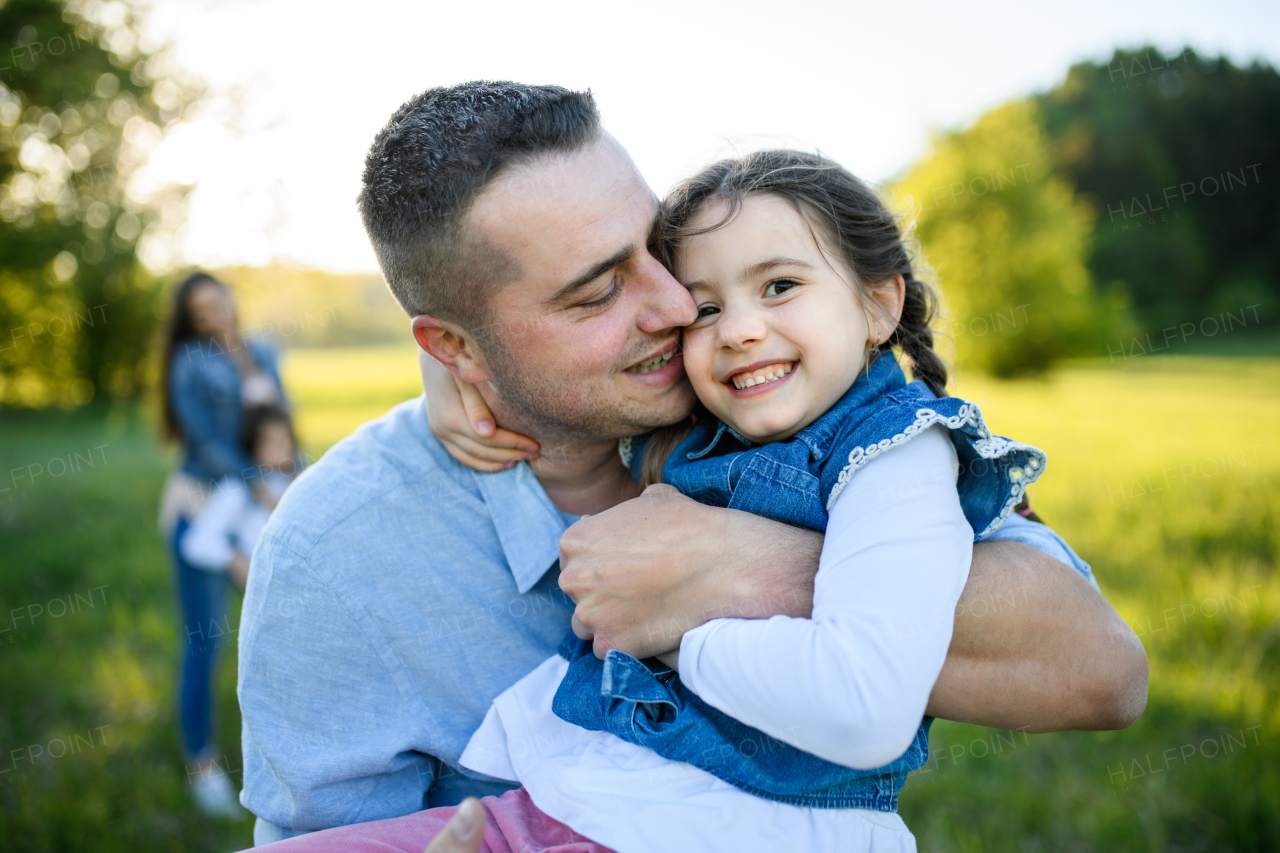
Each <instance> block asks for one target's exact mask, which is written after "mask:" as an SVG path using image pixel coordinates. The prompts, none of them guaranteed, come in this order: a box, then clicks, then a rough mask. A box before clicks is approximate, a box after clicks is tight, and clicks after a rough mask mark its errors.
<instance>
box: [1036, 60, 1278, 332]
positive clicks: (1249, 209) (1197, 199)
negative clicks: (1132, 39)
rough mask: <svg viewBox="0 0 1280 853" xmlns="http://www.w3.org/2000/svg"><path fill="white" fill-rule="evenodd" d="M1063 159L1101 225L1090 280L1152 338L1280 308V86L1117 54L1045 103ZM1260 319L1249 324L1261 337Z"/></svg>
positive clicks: (1219, 66)
mask: <svg viewBox="0 0 1280 853" xmlns="http://www.w3.org/2000/svg"><path fill="white" fill-rule="evenodd" d="M1038 101H1039V103H1040V105H1041V108H1042V111H1043V114H1044V117H1045V127H1046V128H1047V130H1048V132H1049V135H1050V137H1051V138H1052V140H1053V156H1054V160H1055V162H1056V163H1057V164H1058V167H1059V169H1060V170H1061V171H1062V172H1063V173H1064V174H1066V175H1067V176H1069V178H1070V179H1071V181H1072V182H1073V183H1074V184H1075V186H1076V188H1077V190H1078V192H1079V193H1080V195H1081V197H1082V198H1084V199H1085V200H1087V201H1088V202H1089V203H1090V204H1091V205H1092V206H1093V207H1094V209H1095V210H1096V211H1097V214H1098V219H1097V225H1096V228H1095V230H1094V253H1093V256H1092V258H1091V260H1090V268H1091V270H1092V272H1093V274H1094V277H1095V278H1096V279H1097V280H1098V281H1100V282H1113V281H1121V282H1124V284H1125V287H1126V289H1127V291H1128V292H1129V294H1130V296H1131V297H1132V299H1133V304H1134V312H1135V314H1136V316H1137V318H1138V319H1139V320H1140V321H1141V322H1142V324H1143V325H1144V326H1145V327H1146V328H1147V329H1148V330H1149V331H1158V330H1160V329H1161V328H1165V327H1170V326H1177V325H1179V324H1181V323H1185V322H1191V323H1195V322H1197V321H1198V320H1200V319H1201V318H1205V317H1209V316H1217V315H1219V314H1220V313H1221V312H1226V311H1234V312H1242V311H1243V310H1244V309H1246V308H1247V307H1248V306H1250V305H1257V306H1260V307H1259V308H1258V309H1256V316H1257V319H1258V320H1260V321H1261V322H1267V320H1268V315H1269V318H1270V321H1271V322H1273V323H1274V322H1275V320H1276V317H1277V314H1276V312H1275V304H1276V302H1277V299H1280V182H1278V181H1277V180H1276V176H1275V174H1274V169H1275V166H1276V163H1277V162H1278V161H1280V74H1277V73H1276V70H1275V69H1274V68H1272V67H1270V66H1267V65H1261V64H1254V65H1252V66H1250V67H1248V68H1238V67H1236V66H1235V65H1233V64H1232V63H1231V62H1230V61H1228V60H1227V59H1225V58H1217V59H1203V58H1200V57H1198V56H1196V55H1195V54H1194V53H1193V52H1192V51H1191V50H1190V49H1189V48H1188V49H1186V50H1184V51H1183V52H1181V53H1180V54H1178V55H1176V56H1174V57H1166V56H1163V55H1162V54H1161V53H1160V51H1158V50H1156V49H1155V48H1142V49H1139V50H1136V51H1123V50H1117V51H1116V52H1115V53H1114V55H1113V56H1112V58H1111V60H1110V61H1109V62H1106V63H1104V64H1094V63H1091V62H1085V63H1080V64H1078V65H1075V66H1072V68H1071V70H1070V71H1069V72H1068V73H1067V77H1066V80H1065V81H1064V82H1063V83H1062V84H1061V85H1059V86H1057V87H1056V88H1054V89H1053V90H1051V91H1050V92H1048V93H1046V94H1045V95H1043V96H1041V97H1040V98H1039V99H1038ZM1254 317H1255V313H1254V312H1250V313H1249V314H1248V315H1247V318H1246V319H1247V321H1248V323H1249V324H1250V325H1251V324H1252V323H1253V322H1254Z"/></svg>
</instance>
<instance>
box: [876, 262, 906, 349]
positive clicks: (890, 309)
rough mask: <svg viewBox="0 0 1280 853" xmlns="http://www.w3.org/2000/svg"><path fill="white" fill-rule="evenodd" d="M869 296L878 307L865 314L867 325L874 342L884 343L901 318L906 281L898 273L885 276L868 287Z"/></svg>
mask: <svg viewBox="0 0 1280 853" xmlns="http://www.w3.org/2000/svg"><path fill="white" fill-rule="evenodd" d="M868 289H869V290H870V292H871V298H872V299H874V300H875V301H876V304H877V305H878V306H879V308H878V309H877V310H876V311H874V312H872V313H871V314H869V315H868V316H867V327H868V332H869V333H870V336H871V338H872V339H873V341H874V342H875V343H880V344H882V343H884V342H885V341H887V340H888V339H889V336H890V335H892V334H893V330H894V329H896V328H898V321H900V320H901V319H902V305H903V303H904V302H905V301H906V298H907V282H906V279H904V278H903V277H902V276H900V275H895V276H894V277H893V278H886V279H885V280H884V281H882V282H880V283H879V284H877V285H875V286H874V287H871V288H868Z"/></svg>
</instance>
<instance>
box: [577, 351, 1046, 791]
mask: <svg viewBox="0 0 1280 853" xmlns="http://www.w3.org/2000/svg"><path fill="white" fill-rule="evenodd" d="M933 424H942V425H943V426H945V427H946V428H947V431H948V434H949V435H950V437H951V441H952V443H953V444H954V445H955V448H956V453H957V455H958V456H959V461H960V474H959V479H958V480H957V483H956V489H957V491H958V492H959V496H960V506H961V508H962V509H963V511H964V514H965V518H967V519H968V521H969V524H970V525H971V526H972V527H973V529H974V530H975V531H978V534H977V537H975V538H980V537H982V536H983V535H986V534H989V533H991V532H992V531H994V530H995V529H996V528H997V527H999V526H1000V525H1001V524H1002V523H1003V522H1004V520H1005V519H1006V518H1007V517H1008V516H1009V513H1010V512H1011V511H1012V510H1013V508H1014V506H1015V505H1016V504H1017V503H1018V501H1019V500H1021V498H1022V494H1023V492H1025V491H1026V488H1027V486H1028V485H1030V484H1031V483H1033V482H1035V480H1036V479H1037V478H1039V476H1040V474H1041V473H1043V471H1044V469H1045V462H1046V460H1045V455H1044V453H1043V452H1041V451H1040V450H1038V449H1037V448H1034V447H1031V446H1029V445H1026V444H1020V443H1018V442H1015V441H1011V440H1009V439H1007V438H1001V437H999V436H994V435H992V434H991V432H990V431H989V430H988V429H987V428H986V425H985V424H984V423H983V421H982V413H981V412H980V411H979V410H978V407H977V406H976V405H974V404H973V403H969V402H966V401H964V400H958V399H955V398H953V397H944V398H941V399H939V398H937V397H935V396H934V395H933V393H932V392H930V391H929V389H928V388H927V387H926V386H925V385H924V383H922V382H912V383H910V384H908V383H907V381H906V377H905V376H904V375H903V373H902V370H901V369H900V368H899V367H898V363H897V361H896V360H895V359H894V358H893V356H892V355H891V354H889V353H885V354H884V355H881V356H880V357H879V358H878V359H876V361H875V362H873V363H872V364H871V365H870V367H869V368H868V369H867V370H866V371H864V372H863V374H862V375H861V376H860V377H859V378H858V380H857V381H856V382H854V384H853V386H852V387H851V388H850V389H849V390H848V391H847V392H846V393H845V395H844V396H843V397H842V398H841V399H840V400H839V401H838V402H837V403H836V404H835V405H834V406H832V407H831V409H830V410H829V411H828V412H827V413H826V414H824V415H823V416H822V417H820V418H819V419H818V420H817V421H815V422H814V423H812V424H810V425H809V426H807V427H805V428H804V429H802V430H800V432H798V433H796V435H795V436H794V437H792V438H790V439H787V440H785V441H779V442H774V443H771V444H764V445H756V444H753V443H752V442H750V441H748V440H746V439H744V438H743V437H742V436H740V435H738V434H737V433H736V432H734V431H733V430H732V429H730V428H729V427H727V426H726V425H725V424H723V423H721V422H720V421H718V420H716V419H714V418H712V419H709V421H707V422H703V423H699V424H697V425H696V426H695V427H694V429H693V431H692V432H691V433H690V434H689V436H688V437H687V438H686V439H685V440H684V441H683V442H681V443H680V445H679V446H678V447H677V448H676V449H675V451H674V452H673V453H672V454H671V457H670V459H668V460H667V463H666V465H665V466H664V468H663V479H664V481H665V482H667V483H670V484H671V485H673V486H675V487H676V488H677V489H679V490H680V491H681V492H682V493H684V494H685V495H687V496H689V497H691V498H694V499H696V500H698V501H700V502H702V503H705V504H709V505H711V506H722V507H729V508H731V509H739V510H743V511H745V512H751V513H755V514H756V515H762V516H765V517H766V518H772V519H774V520H775V521H781V522H784V523H786V524H792V525H795V526H798V527H807V528H809V529H810V530H817V531H825V530H826V526H827V513H828V511H829V510H830V508H831V506H832V505H833V504H834V503H835V500H836V498H837V497H839V495H840V492H841V491H843V489H844V487H845V485H846V484H847V483H848V482H849V479H850V478H851V477H852V476H853V475H854V474H855V473H857V471H858V469H859V468H861V467H862V466H863V465H865V464H867V463H868V462H870V461H871V460H872V459H874V458H875V457H877V456H879V455H880V454H882V453H885V452H887V451H889V450H892V449H893V448H894V447H897V446H898V445H900V444H903V443H905V442H907V441H910V440H911V439H912V438H913V437H914V436H916V435H918V434H920V433H921V432H922V431H924V430H925V429H928V428H929V427H930V426H932V425H933ZM645 441H646V440H645V439H644V438H640V439H636V440H633V441H632V442H630V447H627V446H625V445H624V446H623V447H622V452H623V458H624V459H625V460H627V462H628V464H630V465H631V466H632V470H633V472H635V471H638V468H639V465H640V462H641V459H642V457H643V452H644V446H643V445H644V443H645ZM628 451H629V454H628ZM628 455H630V459H627V457H628ZM560 654H561V656H563V657H564V658H565V659H566V660H568V661H569V669H568V672H567V674H566V675H565V677H564V680H563V681H562V682H561V683H560V687H559V689H558V690H557V691H556V695H555V699H554V701H553V703H552V710H553V711H554V712H555V714H556V715H557V716H558V717H560V718H561V719H563V720H566V721H568V722H570V723H574V724H576V725H579V726H582V727H583V728H586V729H590V730H593V731H607V732H611V733H613V734H614V735H617V736H618V737H620V738H622V739H623V740H626V741H629V742H630V743H634V744H638V745H640V746H644V747H648V748H650V749H652V750H653V751H655V752H657V753H658V754H659V755H661V756H663V757H664V758H668V759H671V760H673V761H683V762H687V763H689V764H692V765H694V766H695V767H700V768H702V769H703V770H706V771H707V772H709V773H711V774H712V775H714V776H716V777H718V778H720V779H723V780H724V781H726V782H729V783H730V784H732V785H735V786H737V787H738V788H741V789H742V790H744V791H747V792H749V793H752V794H755V795H756V796H759V797H763V798H765V799H768V800H775V801H778V802H783V803H789V804H791V805H796V806H805V807H816V808H862V809H874V810H876V811H895V810H896V809H897V805H898V792H899V791H901V790H902V786H903V784H904V783H905V782H906V778H907V774H908V773H909V772H910V771H912V770H914V769H916V768H918V767H920V766H922V765H923V764H924V763H925V762H926V761H927V760H928V757H929V725H930V723H932V722H933V720H932V718H930V717H925V718H924V719H923V720H922V721H921V723H920V728H919V730H918V731H917V732H916V737H915V740H914V741H912V743H911V746H910V747H908V749H907V751H906V752H905V753H903V754H902V755H901V756H900V757H899V758H897V759H896V760H894V761H893V762H891V763H889V764H887V765H885V766H884V767H878V768H875V769H871V770H856V769H853V768H850V767H845V766H843V765H840V764H835V763H833V762H830V761H826V760H825V759H822V758H818V757H817V756H815V755H811V754H810V753H807V752H804V751H802V750H799V749H796V748H795V747H793V746H791V745H789V744H786V743H783V742H782V741H779V740H776V739H774V738H772V737H770V736H768V735H766V734H764V733H763V732H761V731H759V730H758V729H755V728H752V727H751V726H747V725H744V724H742V723H740V722H738V721H737V720H735V719H733V718H732V717H729V716H728V715H726V714H724V713H723V712H721V711H718V710H716V709H715V708H713V707H711V706H710V705H708V704H707V703H705V702H703V701H702V699H701V698H699V697H698V695H697V694H695V693H693V691H691V690H689V689H688V688H687V687H685V686H684V685H683V684H682V683H681V681H680V679H679V677H678V675H677V674H676V673H675V672H674V671H672V670H671V669H670V668H668V667H666V666H664V665H663V664H662V663H661V662H659V661H657V660H648V661H639V660H636V659H635V658H633V657H631V656H630V655H627V654H625V653H623V652H620V651H617V650H614V651H610V652H609V653H608V655H606V657H605V659H604V660H603V661H601V660H598V659H597V658H596V657H595V655H594V653H593V652H592V646H591V643H589V642H584V641H582V640H579V639H578V638H577V637H575V636H574V635H573V634H570V635H569V636H568V637H567V638H565V641H564V643H563V644H561V646H560Z"/></svg>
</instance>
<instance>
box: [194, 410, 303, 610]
mask: <svg viewBox="0 0 1280 853" xmlns="http://www.w3.org/2000/svg"><path fill="white" fill-rule="evenodd" d="M241 432H242V434H241V439H240V444H241V447H242V449H243V450H244V452H245V453H246V454H247V455H248V456H249V458H250V459H252V460H253V461H254V462H255V463H256V464H257V466H258V474H259V475H260V477H261V481H262V487H263V489H265V491H266V493H267V494H269V495H270V496H271V497H272V498H274V499H275V500H276V501H279V500H280V496H281V495H283V494H284V490H285V489H286V488H287V487H288V485H289V483H290V482H292V481H293V478H294V477H295V476H297V474H298V470H299V465H298V447H297V442H296V440H295V439H294V435H293V422H292V420H291V419H290V418H289V413H288V412H287V411H286V410H285V409H284V407H283V406H280V405H278V404H267V405H259V406H253V407H251V408H248V409H246V410H245V413H244V423H243V428H242V431H241ZM270 515H271V510H270V509H268V508H267V507H265V506H263V505H262V504H261V503H260V502H259V501H258V500H256V499H255V498H254V496H253V495H252V494H251V493H250V491H249V489H248V487H246V486H245V484H244V481H243V480H242V479H240V478H239V477H227V478H224V479H223V480H221V481H220V482H219V483H218V484H217V485H215V486H214V488H213V491H212V493H211V494H210V495H209V500H208V501H207V502H206V503H205V505H204V508H203V509H202V510H201V511H200V512H199V513H198V514H197V515H196V517H195V518H194V519H193V520H192V522H191V525H190V526H189V527H188V528H187V529H186V531H185V532H184V533H183V535H182V537H181V538H180V539H179V541H178V549H179V551H180V552H181V554H182V556H183V558H184V559H185V560H186V561H187V562H188V563H190V564H191V565H193V566H196V567H197V568H201V569H204V570H206V571H210V572H226V573H227V575H228V576H229V577H230V578H231V581H232V582H233V583H234V584H235V585H236V586H237V587H238V588H239V589H240V591H241V592H243V591H244V588H245V584H246V583H247V582H248V580H249V555H250V554H252V553H253V548H254V546H255V545H257V543H258V536H259V535H260V534H261V533H262V528H263V527H265V526H266V524H267V519H268V518H269V517H270Z"/></svg>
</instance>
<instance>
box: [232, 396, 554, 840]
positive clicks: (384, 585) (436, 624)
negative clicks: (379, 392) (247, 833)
mask: <svg viewBox="0 0 1280 853" xmlns="http://www.w3.org/2000/svg"><path fill="white" fill-rule="evenodd" d="M574 518H575V517H574V516H566V515H564V514H562V513H561V512H560V511H559V510H558V509H557V508H556V506H555V505H554V504H552V503H551V501H550V499H549V498H548V497H547V496H546V493H545V492H544V491H543V490H542V487H541V485H539V483H538V481H537V479H536V478H535V477H534V476H533V473H532V471H531V469H530V468H529V467H528V466H527V465H524V464H521V465H519V466H517V467H516V468H513V469H511V470H509V471H505V472H502V473H498V474H480V473H477V472H474V471H471V470H470V469H468V468H465V467H463V466H461V465H459V464H458V463H457V462H455V461H454V460H453V459H452V458H451V457H450V456H449V455H448V454H447V453H446V452H445V451H444V449H443V448H442V447H441V446H440V444H439V442H437V441H436V439H435V438H434V437H433V436H432V435H431V434H430V432H429V430H428V428H427V421H426V416H425V411H424V407H423V401H422V399H421V398H418V399H416V400H410V401H408V402H406V403H403V404H401V405H399V406H397V407H396V408H394V409H392V410H391V411H390V412H388V413H387V414H386V415H385V416H383V417H382V418H380V419H378V420H376V421H373V422H371V423H368V424H365V425H364V426H362V427H361V428H360V429H359V430H357V431H356V433H355V434H354V435H352V436H350V437H349V438H347V439H345V440H344V441H342V442H340V443H339V444H337V445H335V446H334V447H333V448H332V449H331V450H330V451H329V452H328V453H327V454H325V456H324V458H323V459H321V460H320V462H318V463H317V464H316V465H314V466H312V467H311V468H310V469H309V470H308V471H306V472H305V473H304V474H303V475H302V476H301V477H300V478H299V479H298V481H297V482H296V483H295V484H294V485H293V486H291V487H290V489H289V491H288V492H287V493H286V494H285V497H284V499H283V500H282V501H281V503H280V506H279V507H278V508H277V509H276V511H275V513H274V514H273V515H272V519H271V522H270V523H269V524H268V526H267V528H266V530H265V531H264V532H263V536H262V539H261V541H260V543H259V545H258V547H257V549H256V550H255V551H254V554H253V571H252V574H251V575H250V581H249V588H248V591H247V593H246V595H245V601H244V609H243V613H242V616H241V627H240V682H239V697H240V709H241V714H242V718H243V733H242V737H243V749H244V793H243V794H242V795H241V801H242V802H243V803H244V805H245V806H246V807H247V808H248V809H249V810H250V811H252V812H253V813H254V814H256V815H258V817H259V818H260V820H259V825H258V830H257V831H256V832H255V840H256V841H258V843H262V842H263V841H269V840H275V839H277V838H283V837H289V836H290V835H294V834H297V833H298V832H302V831H307V830H315V829H323V828H327V827H332V826H339V825H344V824H350V823H356V822H360V821H368V820H379V819H382V818H387V817H395V816H398V815H404V814H409V813H411V812H415V811H418V810H420V809H422V808H426V807H430V806H435V805H446V804H452V803H456V802H459V801H460V800H461V799H462V798H463V797H464V796H467V795H469V794H474V795H478V796H484V795H485V794H490V793H498V792H500V791H502V790H506V789H507V788H509V787H511V786H510V785H506V784H505V783H504V784H496V783H492V782H488V783H486V782H478V781H475V780H474V779H472V778H469V776H468V771H460V770H459V769H458V764H457V762H458V756H459V755H460V754H461V753H462V749H463V747H465V746H466V743H467V740H468V739H469V738H470V736H471V734H472V732H474V731H475V729H476V728H477V727H478V726H479V725H480V721H481V720H482V719H483V718H484V715H485V712H486V711H487V710H488V708H489V705H490V703H491V702H492V700H493V699H494V697H495V696H497V695H498V694H499V693H501V692H502V691H503V690H505V689H506V688H507V687H510V686H511V685H512V684H514V683H515V682H516V681H518V680H519V679H520V678H521V677H522V676H524V675H526V674H528V673H529V672H530V671H531V670H533V669H534V667H536V666H537V665H538V664H540V663H542V661H543V660H545V659H546V658H547V657H548V656H550V655H552V654H554V653H555V650H556V647H557V646H558V645H559V643H560V641H561V640H562V639H563V638H564V635H565V633H566V631H568V628H569V617H570V615H571V614H572V613H573V603H572V601H571V600H570V599H569V598H568V596H566V595H565V594H564V593H562V592H561V591H560V588H559V586H558V585H557V575H558V573H557V572H555V571H548V570H549V569H551V568H552V566H553V565H554V564H555V562H556V560H557V558H558V557H559V540H560V536H561V534H562V533H564V531H565V529H566V528H567V527H568V525H569V524H571V523H572V521H573V520H574ZM470 776H474V774H470ZM269 824H270V825H269Z"/></svg>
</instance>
